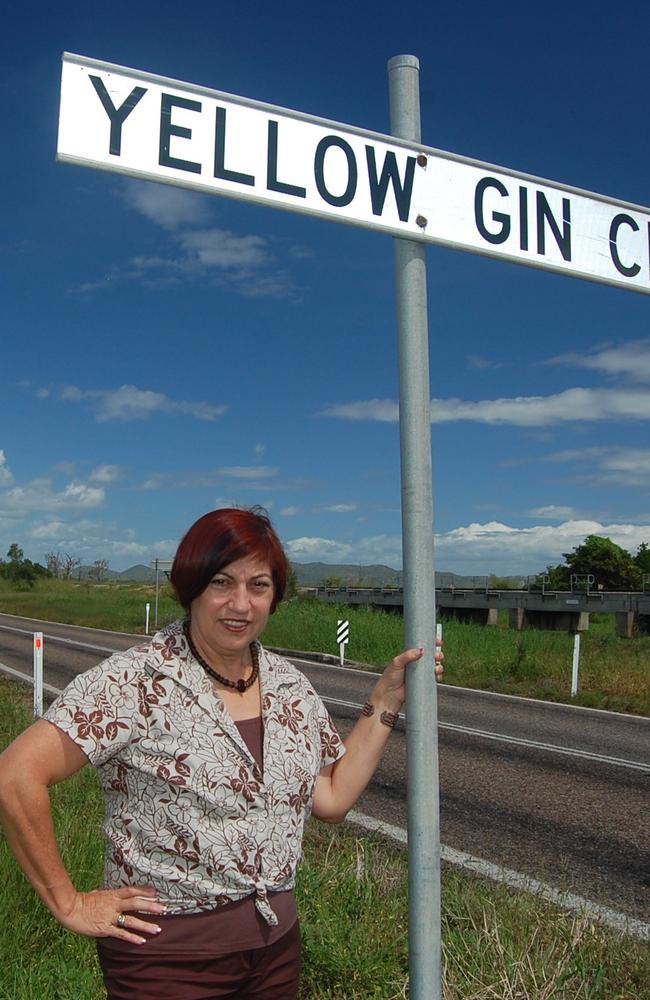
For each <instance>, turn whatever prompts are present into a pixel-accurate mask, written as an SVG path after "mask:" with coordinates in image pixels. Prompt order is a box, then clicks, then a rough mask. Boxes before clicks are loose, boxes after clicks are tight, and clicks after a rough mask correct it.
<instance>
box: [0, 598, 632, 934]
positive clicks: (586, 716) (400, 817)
mask: <svg viewBox="0 0 650 1000" xmlns="http://www.w3.org/2000/svg"><path fill="white" fill-rule="evenodd" d="M15 629H24V630H25V632H24V633H22V632H18V631H13V630H15ZM37 629H38V630H40V631H43V632H44V633H45V642H44V645H45V680H46V683H48V684H50V685H53V686H55V687H58V688H61V687H64V686H65V684H66V683H67V682H68V681H69V680H70V678H71V677H72V676H73V675H74V674H76V673H78V672H79V671H81V670H85V669H88V668H89V667H90V666H92V665H93V664H94V663H96V662H98V661H99V660H100V659H102V658H104V657H105V656H107V655H108V653H107V652H105V651H104V650H108V649H111V650H114V649H126V648H128V647H129V646H131V645H133V644H134V642H136V641H139V638H140V639H141V637H135V636H129V635H121V634H119V633H112V632H104V631H99V630H95V629H87V628H76V627H72V626H65V625H54V624H48V623H42V622H36V621H33V620H31V619H16V618H13V617H12V616H9V615H0V663H3V664H5V665H7V666H9V667H11V668H13V669H15V670H19V671H22V672H23V673H27V674H31V663H32V632H33V631H34V630H37ZM56 637H60V638H65V639H66V640H67V642H66V644H63V643H59V642H57V641H56ZM70 642H72V643H78V644H79V645H74V644H68V643H70ZM84 644H90V645H91V646H94V647H99V648H96V649H94V650H93V649H89V648H85V647H84ZM446 652H447V676H448V677H450V676H453V650H450V649H447V651H446ZM292 658H293V659H294V660H295V662H297V663H298V665H299V666H300V668H301V669H302V670H303V671H304V672H305V673H306V674H308V676H309V677H310V678H311V680H312V682H313V683H314V686H315V687H316V688H317V690H318V691H319V692H320V694H321V696H322V697H324V698H325V699H326V701H327V703H328V707H329V708H330V711H331V713H332V716H333V717H334V718H335V720H336V722H337V725H338V726H339V728H340V730H341V732H342V734H344V733H346V732H347V731H348V730H349V728H351V726H352V725H353V723H354V720H355V718H356V716H357V714H358V712H357V710H356V709H355V708H351V707H347V706H345V705H339V704H337V702H347V703H350V704H352V705H360V704H362V703H363V701H365V698H366V696H367V694H368V692H369V690H370V689H371V687H372V684H373V676H372V675H370V674H367V673H364V672H363V671H357V670H348V669H341V668H340V667H338V666H328V665H323V664H318V663H314V662H309V661H307V660H302V659H300V658H298V657H292ZM439 723H440V726H439V750H440V794H441V833H442V842H443V844H445V845H447V846H448V847H452V848H455V849H456V850H459V851H464V852H466V853H468V854H471V855H474V856H476V857H479V858H482V859H484V860H486V861H490V862H492V863H493V864H498V865H502V866H504V867H506V868H509V869H514V870H515V871H518V872H521V873H523V874H526V875H529V876H531V877H533V878H536V879H541V880H542V881H544V882H546V883H548V884H550V885H552V886H554V887H556V888H558V889H561V890H567V891H571V892H574V893H576V894H578V895H580V896H583V897H585V898H587V899H590V900H592V901H593V902H596V903H599V904H601V905H604V906H608V907H610V908H612V909H615V910H617V911H620V912H622V913H625V914H628V915H630V916H633V917H636V918H638V919H641V920H645V921H650V850H649V847H648V817H649V816H650V808H649V804H650V797H649V795H648V792H649V790H650V739H649V737H650V720H648V719H642V718H639V717H634V716H622V715H618V714H616V713H609V712H598V711H592V710H588V709H582V708H573V707H571V706H565V705H554V704H547V703H543V702H537V701H528V700H524V699H519V698H510V697H507V696H501V695H491V694H485V693H482V692H476V691H468V690H466V689H462V688H454V687H451V686H450V685H449V684H443V685H441V686H440V687H439ZM357 809H358V811H360V812H363V813H366V814H368V815H370V816H373V817H375V818H377V819H381V820H383V821H384V822H387V823H390V824H392V825H395V826H401V827H406V739H405V728H404V725H403V723H400V725H399V726H398V728H397V729H396V731H395V732H394V734H393V736H392V738H391V740H390V742H389V744H388V749H387V752H386V753H385V755H384V759H383V761H382V764H381V766H380V768H379V770H378V771H377V774H376V776H375V778H374V780H373V782H372V784H371V785H370V787H369V788H368V789H367V791H366V792H365V794H364V795H363V797H362V799H361V800H360V802H359V804H358V806H357Z"/></svg>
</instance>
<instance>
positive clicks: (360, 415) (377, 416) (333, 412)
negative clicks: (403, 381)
mask: <svg viewBox="0 0 650 1000" xmlns="http://www.w3.org/2000/svg"><path fill="white" fill-rule="evenodd" d="M319 416H321V417H342V418H343V419H344V420H379V421H382V422H383V423H396V422H397V421H398V420H399V407H398V405H397V403H396V402H395V401H394V400H392V399H368V400H359V401H358V402H356V403H340V404H338V405H337V406H328V407H327V409H325V410H321V412H320V413H319Z"/></svg>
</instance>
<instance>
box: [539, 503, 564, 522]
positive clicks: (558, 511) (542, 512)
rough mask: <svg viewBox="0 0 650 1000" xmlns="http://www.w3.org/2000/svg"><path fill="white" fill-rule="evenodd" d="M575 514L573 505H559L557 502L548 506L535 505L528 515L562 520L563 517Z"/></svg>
mask: <svg viewBox="0 0 650 1000" xmlns="http://www.w3.org/2000/svg"><path fill="white" fill-rule="evenodd" d="M574 516H575V511H574V509H573V507H558V506H556V505H555V504H549V505H548V506H547V507H535V508H533V510H529V511H528V517H543V518H548V520H549V521H561V520H562V518H565V519H566V518H571V517H574Z"/></svg>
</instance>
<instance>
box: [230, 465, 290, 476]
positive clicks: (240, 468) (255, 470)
mask: <svg viewBox="0 0 650 1000" xmlns="http://www.w3.org/2000/svg"><path fill="white" fill-rule="evenodd" d="M217 474H218V475H220V476H233V477H235V478H237V479H269V478H270V477H272V476H277V474H278V470H277V469H273V468H271V467H270V466H268V465H228V466H223V467H222V468H220V469H217Z"/></svg>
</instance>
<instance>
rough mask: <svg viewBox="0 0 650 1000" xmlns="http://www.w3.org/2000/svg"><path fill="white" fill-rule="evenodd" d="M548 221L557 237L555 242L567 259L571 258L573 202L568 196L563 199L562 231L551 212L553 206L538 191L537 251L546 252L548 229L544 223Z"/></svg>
mask: <svg viewBox="0 0 650 1000" xmlns="http://www.w3.org/2000/svg"><path fill="white" fill-rule="evenodd" d="M545 222H548V224H549V226H550V227H551V232H552V233H553V236H554V237H555V242H556V243H557V245H558V247H559V248H560V253H561V254H562V256H563V257H564V259H565V260H571V202H570V201H569V199H568V198H563V199H562V232H561V233H560V227H559V226H558V224H557V221H556V219H555V217H554V215H553V213H552V212H551V206H550V205H549V203H548V201H547V200H546V196H545V195H544V194H543V193H542V192H541V191H538V192H537V253H540V254H542V255H544V254H545V253H546V238H545V233H546V230H545V228H544V223H545Z"/></svg>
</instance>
